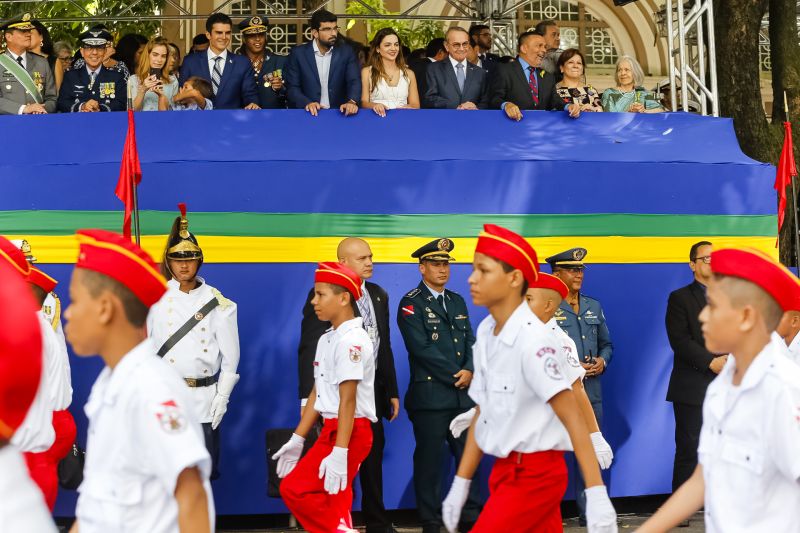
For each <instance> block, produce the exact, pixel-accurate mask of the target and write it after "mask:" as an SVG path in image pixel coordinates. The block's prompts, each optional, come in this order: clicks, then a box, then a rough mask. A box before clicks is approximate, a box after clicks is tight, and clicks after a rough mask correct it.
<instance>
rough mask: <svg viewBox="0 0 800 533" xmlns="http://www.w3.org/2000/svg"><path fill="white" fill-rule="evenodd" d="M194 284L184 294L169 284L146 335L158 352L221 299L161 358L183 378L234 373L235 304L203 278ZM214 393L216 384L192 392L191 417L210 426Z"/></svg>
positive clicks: (149, 319)
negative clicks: (184, 326) (192, 415)
mask: <svg viewBox="0 0 800 533" xmlns="http://www.w3.org/2000/svg"><path fill="white" fill-rule="evenodd" d="M197 280H198V281H199V282H200V283H201V284H200V286H199V287H197V288H195V289H192V290H191V291H189V292H188V293H185V292H183V291H181V289H180V286H181V285H180V283H178V282H177V281H175V280H174V279H171V280H169V281H168V282H167V292H166V293H165V294H164V296H162V297H161V299H160V300H159V301H158V302H157V303H156V304H155V305H154V306H153V307H151V308H150V314H148V315H147V331H148V335H149V336H150V338H151V339H153V345H154V346H155V347H156V351H157V350H158V349H159V348H161V346H163V344H164V343H165V342H166V341H167V339H169V338H170V337H171V336H172V335H173V334H174V333H175V332H176V331H178V330H179V329H180V328H181V326H183V325H184V324H185V323H186V321H187V320H189V319H190V318H191V317H193V316H195V313H197V312H198V311H199V310H200V309H201V308H202V307H203V306H204V305H205V304H207V303H208V302H209V301H210V300H211V299H212V298H218V299H221V300H220V304H219V305H218V306H217V307H216V308H215V309H214V310H212V311H211V312H210V313H208V315H206V316H205V317H204V318H203V319H202V320H201V321H200V322H199V323H198V324H197V325H196V326H195V327H193V328H192V329H191V331H189V333H187V334H186V335H185V336H184V337H183V338H182V339H181V340H180V341H178V344H176V345H175V346H173V347H172V349H171V350H170V351H168V352H167V353H166V355H164V361H165V362H166V363H167V364H168V365H169V366H171V367H172V368H173V369H174V370H175V372H177V373H178V376H179V377H181V378H207V377H211V376H215V375H216V374H217V372H219V371H220V370H221V371H222V372H227V373H230V374H236V369H237V368H238V366H239V327H238V324H237V308H236V304H235V303H233V302H232V301H230V300H228V299H227V298H225V297H224V296H222V294H221V293H220V292H219V291H218V290H217V289H215V288H214V287H212V286H211V285H209V284H207V283H206V282H205V280H204V279H203V278H201V277H199V276H198V277H197ZM216 392H217V387H216V385H211V386H208V387H190V394H191V395H192V399H193V400H194V405H195V415H196V416H197V418H198V419H199V420H200V422H202V423H208V422H211V401H212V400H213V399H214V395H215V394H216Z"/></svg>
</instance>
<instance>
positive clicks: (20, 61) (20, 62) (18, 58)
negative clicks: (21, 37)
mask: <svg viewBox="0 0 800 533" xmlns="http://www.w3.org/2000/svg"><path fill="white" fill-rule="evenodd" d="M17 63H19V66H21V67H22V68H25V65H23V64H22V56H17Z"/></svg>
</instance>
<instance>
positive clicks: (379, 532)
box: [359, 419, 392, 533]
mask: <svg viewBox="0 0 800 533" xmlns="http://www.w3.org/2000/svg"><path fill="white" fill-rule="evenodd" d="M385 445H386V438H385V436H384V434H383V420H382V419H378V421H377V422H375V423H373V424H372V449H371V450H370V452H369V455H368V456H367V458H366V459H364V462H363V463H361V469H360V471H359V479H360V480H361V513H362V515H363V516H364V523H365V524H366V526H367V533H385V532H387V531H389V528H390V527H391V525H392V522H391V520H389V517H388V516H387V514H386V507H384V505H383V448H384V446H385Z"/></svg>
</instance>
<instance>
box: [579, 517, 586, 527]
mask: <svg viewBox="0 0 800 533" xmlns="http://www.w3.org/2000/svg"><path fill="white" fill-rule="evenodd" d="M578 526H579V527H586V517H585V516H581V517H578Z"/></svg>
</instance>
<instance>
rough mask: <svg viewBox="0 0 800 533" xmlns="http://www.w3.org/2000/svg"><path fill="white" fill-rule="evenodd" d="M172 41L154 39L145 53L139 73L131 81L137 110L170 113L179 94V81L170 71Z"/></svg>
mask: <svg viewBox="0 0 800 533" xmlns="http://www.w3.org/2000/svg"><path fill="white" fill-rule="evenodd" d="M169 55H170V53H169V41H168V40H167V39H165V38H164V37H154V38H152V39H150V42H148V43H147V45H146V46H145V47H144V50H142V55H141V56H140V60H139V65H138V67H137V68H136V74H134V75H132V76H131V77H130V78H128V96H129V97H130V99H131V100H132V102H133V109H134V111H167V110H169V109H170V108H171V107H172V99H173V97H174V96H175V93H177V92H178V79H177V78H176V77H175V76H173V75H171V74H169V72H168V68H169V66H168V64H167V63H168V59H169Z"/></svg>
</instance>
